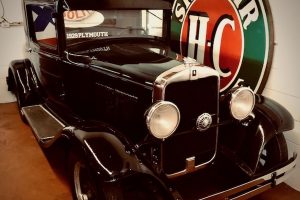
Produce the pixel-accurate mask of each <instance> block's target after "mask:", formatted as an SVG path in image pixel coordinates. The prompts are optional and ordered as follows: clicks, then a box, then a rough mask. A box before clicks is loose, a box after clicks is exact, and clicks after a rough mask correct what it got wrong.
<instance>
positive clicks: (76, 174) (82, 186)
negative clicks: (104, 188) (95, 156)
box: [69, 153, 104, 200]
mask: <svg viewBox="0 0 300 200" xmlns="http://www.w3.org/2000/svg"><path fill="white" fill-rule="evenodd" d="M69 173H70V183H71V186H72V195H73V199H74V200H101V199H104V196H103V195H102V194H101V193H100V192H99V188H100V187H98V186H99V185H98V183H97V180H96V178H95V177H96V176H95V173H94V172H93V170H92V169H91V168H90V167H89V166H88V164H87V163H86V162H85V161H84V159H82V158H79V157H78V156H77V155H75V154H73V153H72V154H71V156H70V158H69Z"/></svg>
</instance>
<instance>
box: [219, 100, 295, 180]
mask: <svg viewBox="0 0 300 200" xmlns="http://www.w3.org/2000/svg"><path fill="white" fill-rule="evenodd" d="M293 127H294V120H293V117H292V115H291V114H290V113H289V111H288V110H286V109H285V108H284V107H283V106H281V105H280V104H279V103H277V102H276V101H274V100H272V99H269V98H267V97H264V96H262V95H256V104H255V106H254V109H253V113H252V114H251V115H250V116H249V117H248V118H247V119H245V120H243V121H240V122H237V123H233V124H231V125H229V126H227V128H226V129H225V130H224V131H223V132H232V137H231V138H235V142H231V141H230V139H226V145H227V146H228V147H229V149H230V150H226V148H225V149H223V151H224V152H225V154H227V155H228V156H229V157H230V158H231V159H232V160H233V161H234V162H235V164H236V165H238V166H239V167H240V168H241V169H242V170H243V171H244V172H246V173H247V174H248V175H249V176H253V175H255V174H256V171H257V166H258V163H259V161H260V158H261V154H262V151H263V149H264V147H265V145H266V144H267V143H268V142H269V141H270V140H271V139H272V138H273V137H275V136H276V135H277V134H282V133H283V132H284V131H289V130H291V129H293ZM225 135H228V134H225ZM227 138H228V137H227ZM282 151H284V150H282ZM231 152H236V153H231Z"/></svg>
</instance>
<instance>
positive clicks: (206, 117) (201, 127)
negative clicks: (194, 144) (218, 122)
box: [196, 113, 212, 132]
mask: <svg viewBox="0 0 300 200" xmlns="http://www.w3.org/2000/svg"><path fill="white" fill-rule="evenodd" d="M211 124H212V117H211V115H210V114H208V113H203V114H201V115H200V116H199V117H198V118H197V120H196V128H197V130H198V131H201V132H202V131H206V130H207V129H209V127H210V126H211Z"/></svg>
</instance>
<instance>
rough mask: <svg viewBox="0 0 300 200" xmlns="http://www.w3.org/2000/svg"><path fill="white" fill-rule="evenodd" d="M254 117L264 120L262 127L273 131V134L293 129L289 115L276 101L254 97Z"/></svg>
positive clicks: (258, 96)
mask: <svg viewBox="0 0 300 200" xmlns="http://www.w3.org/2000/svg"><path fill="white" fill-rule="evenodd" d="M254 114H255V116H256V117H258V118H260V119H262V118H264V119H266V121H267V122H265V123H264V127H266V126H268V128H270V129H273V131H272V132H273V133H275V134H276V133H282V132H285V131H289V130H292V129H293V128H294V119H293V116H292V115H291V113H290V112H289V111H288V110H287V109H286V108H284V107H283V106H282V105H280V104H279V103H277V102H276V101H274V100H272V99H270V98H267V97H264V96H262V95H256V104H255V107H254Z"/></svg>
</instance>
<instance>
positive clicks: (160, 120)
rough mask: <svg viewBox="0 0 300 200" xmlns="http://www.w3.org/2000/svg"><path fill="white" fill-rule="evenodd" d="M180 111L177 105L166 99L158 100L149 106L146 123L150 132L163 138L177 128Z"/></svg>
mask: <svg viewBox="0 0 300 200" xmlns="http://www.w3.org/2000/svg"><path fill="white" fill-rule="evenodd" d="M179 121H180V112H179V109H178V108H177V106H176V105H175V104H173V103H171V102H168V101H160V102H157V103H155V104H154V105H152V106H151V107H150V109H149V110H148V112H147V115H146V123H147V127H148V130H149V131H150V133H151V134H152V135H153V136H154V137H156V138H159V139H165V138H167V137H169V136H170V135H172V133H174V131H175V130H176V129H177V127H178V125H179Z"/></svg>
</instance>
